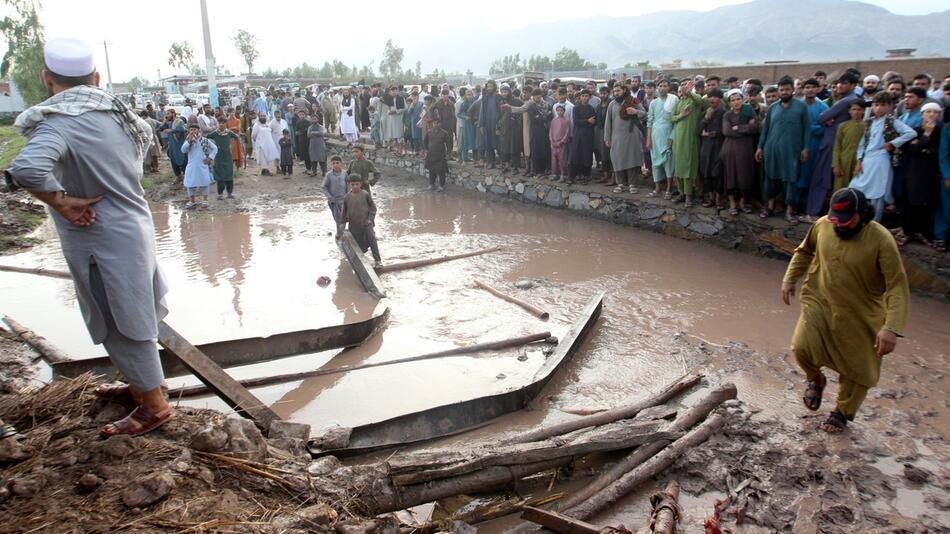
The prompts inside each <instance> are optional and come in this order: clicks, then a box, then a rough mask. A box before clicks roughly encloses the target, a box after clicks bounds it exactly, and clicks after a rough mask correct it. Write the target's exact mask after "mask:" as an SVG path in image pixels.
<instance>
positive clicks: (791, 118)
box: [755, 76, 811, 224]
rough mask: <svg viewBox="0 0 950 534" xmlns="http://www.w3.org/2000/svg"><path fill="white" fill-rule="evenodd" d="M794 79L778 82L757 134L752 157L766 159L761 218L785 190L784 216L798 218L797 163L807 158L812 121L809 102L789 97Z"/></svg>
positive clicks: (757, 159) (769, 211)
mask: <svg viewBox="0 0 950 534" xmlns="http://www.w3.org/2000/svg"><path fill="white" fill-rule="evenodd" d="M793 86H794V82H793V81H792V79H791V78H789V77H788V76H785V77H783V78H782V79H781V80H779V82H778V94H779V100H778V102H777V105H774V106H771V107H770V108H768V111H766V114H765V120H764V122H763V123H762V133H761V135H760V136H759V149H758V150H756V151H755V161H757V162H759V163H761V162H762V161H763V160H764V161H765V165H763V167H762V172H763V174H764V175H765V185H766V188H765V189H766V194H765V196H766V200H767V201H768V207H766V208H765V209H764V210H762V214H761V215H762V218H767V217H769V216H770V215H771V214H772V213H773V212H774V211H775V203H776V201H777V199H778V197H779V195H780V194H781V193H782V192H783V191H784V193H785V220H786V221H788V223H789V224H795V223H797V222H798V219H796V218H795V217H793V215H792V212H793V210H794V206H795V204H796V203H797V202H798V187H797V185H798V170H799V165H800V164H801V163H803V162H805V161H806V160H807V159H808V138H809V136H810V135H811V128H810V126H811V124H810V120H809V118H808V106H807V105H805V103H804V102H802V101H801V100H795V99H794V98H792V91H793Z"/></svg>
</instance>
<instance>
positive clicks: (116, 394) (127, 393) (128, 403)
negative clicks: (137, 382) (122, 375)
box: [93, 382, 139, 410]
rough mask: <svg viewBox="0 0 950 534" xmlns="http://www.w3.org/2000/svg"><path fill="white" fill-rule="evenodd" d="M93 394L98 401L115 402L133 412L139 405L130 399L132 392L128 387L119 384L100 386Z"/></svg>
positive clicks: (133, 399) (132, 398)
mask: <svg viewBox="0 0 950 534" xmlns="http://www.w3.org/2000/svg"><path fill="white" fill-rule="evenodd" d="M93 393H94V394H95V395H96V396H97V397H99V398H100V399H105V400H107V401H112V402H117V403H119V404H121V405H122V406H125V407H126V408H128V409H130V410H134V409H135V408H137V407H138V405H139V403H137V402H135V398H134V397H132V390H131V389H129V385H128V384H123V383H121V382H117V383H113V384H100V385H99V386H98V387H97V388H96V389H95V390H94V391H93Z"/></svg>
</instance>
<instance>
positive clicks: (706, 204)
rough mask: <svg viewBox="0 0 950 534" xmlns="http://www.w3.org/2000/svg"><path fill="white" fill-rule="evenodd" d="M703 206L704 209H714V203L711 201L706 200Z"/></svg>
mask: <svg viewBox="0 0 950 534" xmlns="http://www.w3.org/2000/svg"><path fill="white" fill-rule="evenodd" d="M702 206H703V207H704V208H711V207H713V203H712V202H710V201H708V200H704V201H703V203H702Z"/></svg>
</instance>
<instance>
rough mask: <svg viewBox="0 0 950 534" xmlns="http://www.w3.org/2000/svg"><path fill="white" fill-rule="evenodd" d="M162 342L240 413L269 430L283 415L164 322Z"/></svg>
mask: <svg viewBox="0 0 950 534" xmlns="http://www.w3.org/2000/svg"><path fill="white" fill-rule="evenodd" d="M158 343H159V344H160V345H161V346H163V347H165V349H166V350H168V351H169V352H171V353H172V354H174V355H175V356H177V357H178V358H179V359H181V361H182V363H183V364H185V367H187V368H188V370H189V371H191V372H192V374H194V375H195V376H197V377H198V379H199V380H201V381H202V382H204V384H205V385H206V386H208V387H209V388H210V389H211V391H214V392H215V393H216V394H217V395H218V397H221V400H223V401H224V402H226V403H227V404H228V406H230V407H231V408H233V409H234V410H235V411H237V412H238V413H239V414H241V415H243V416H244V417H247V418H249V419H251V420H252V421H254V424H256V425H257V426H258V427H259V428H261V430H264V431H267V430H268V429H269V428H270V424H271V423H272V422H273V421H276V420H279V419H280V417H278V416H277V414H276V413H274V412H273V411H272V410H271V409H270V407H269V406H267V405H266V404H264V403H263V402H261V401H260V400H259V399H258V398H257V397H255V396H254V395H252V394H251V392H250V391H248V390H246V389H244V386H242V385H241V384H239V383H238V382H237V381H236V380H234V379H233V378H231V375H229V374H227V373H225V372H224V370H223V369H221V367H219V366H218V364H216V363H214V361H212V360H211V358H209V357H208V356H207V355H206V354H205V353H203V352H201V351H200V350H198V349H197V348H196V347H195V346H194V345H192V344H191V343H189V342H188V340H187V339H185V338H184V337H182V336H181V334H179V333H178V332H176V331H175V330H174V329H173V328H172V327H170V326H168V324H167V323H165V322H164V321H162V322H161V323H159V325H158Z"/></svg>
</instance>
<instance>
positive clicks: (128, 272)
mask: <svg viewBox="0 0 950 534" xmlns="http://www.w3.org/2000/svg"><path fill="white" fill-rule="evenodd" d="M9 170H10V173H11V175H12V176H13V179H14V180H15V181H16V183H17V184H19V185H20V186H22V187H24V188H25V189H27V190H29V191H34V192H50V191H65V192H66V194H67V195H69V196H75V197H83V198H92V197H96V196H99V195H102V200H100V201H99V202H97V203H96V204H94V205H93V207H94V208H95V210H96V222H95V223H94V224H93V225H91V226H88V227H85V228H81V227H78V226H74V225H72V224H71V223H70V222H69V221H67V220H66V219H65V218H63V217H62V216H61V215H60V214H59V213H57V212H56V211H54V210H52V209H50V210H49V211H50V216H51V217H52V218H53V221H54V223H55V224H56V230H57V233H58V234H59V239H60V243H61V245H62V249H63V256H64V257H65V258H66V263H67V265H68V266H69V271H70V273H71V274H72V277H73V282H74V283H75V287H76V297H77V299H78V300H79V308H80V310H81V311H82V315H83V318H84V319H85V322H86V328H87V329H88V330H89V335H90V336H91V337H92V340H93V342H94V343H97V344H98V343H104V344H105V347H106V349H107V351H108V352H109V356H110V358H111V359H112V362H113V364H114V365H115V366H116V368H118V369H119V371H121V372H122V374H123V375H124V376H125V378H126V379H127V380H128V382H129V383H130V384H131V385H132V386H133V387H134V388H135V389H137V390H139V391H148V390H152V389H155V388H156V387H158V386H159V385H160V384H161V382H162V380H163V374H162V368H161V363H160V361H159V359H158V347H157V345H156V342H155V340H156V338H157V337H158V322H159V321H160V320H161V319H162V318H163V317H164V316H165V314H166V313H167V310H166V308H165V306H164V301H163V297H164V295H165V293H166V292H167V288H166V285H165V280H164V278H163V276H162V273H161V271H160V269H159V268H158V264H157V262H156V259H155V236H154V226H153V224H152V214H151V212H150V211H149V209H148V204H147V203H146V201H145V198H144V197H143V191H142V186H141V184H140V183H139V180H141V178H142V163H141V158H140V157H138V155H137V153H136V146H135V143H134V142H133V141H132V140H131V139H130V137H129V135H128V134H127V133H126V131H125V130H124V129H123V127H122V126H121V125H119V124H118V123H116V121H115V119H114V118H113V117H112V116H111V114H110V112H107V111H89V112H86V113H83V114H81V115H77V116H68V115H63V114H53V115H50V116H48V118H46V120H44V121H42V122H40V123H39V124H38V125H37V126H36V128H35V129H33V130H32V132H30V135H29V140H28V141H27V144H26V146H24V147H23V150H22V151H21V152H20V154H19V155H18V156H17V157H16V159H15V160H13V163H12V164H11V166H10V169H9ZM107 312H108V315H109V316H107Z"/></svg>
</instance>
